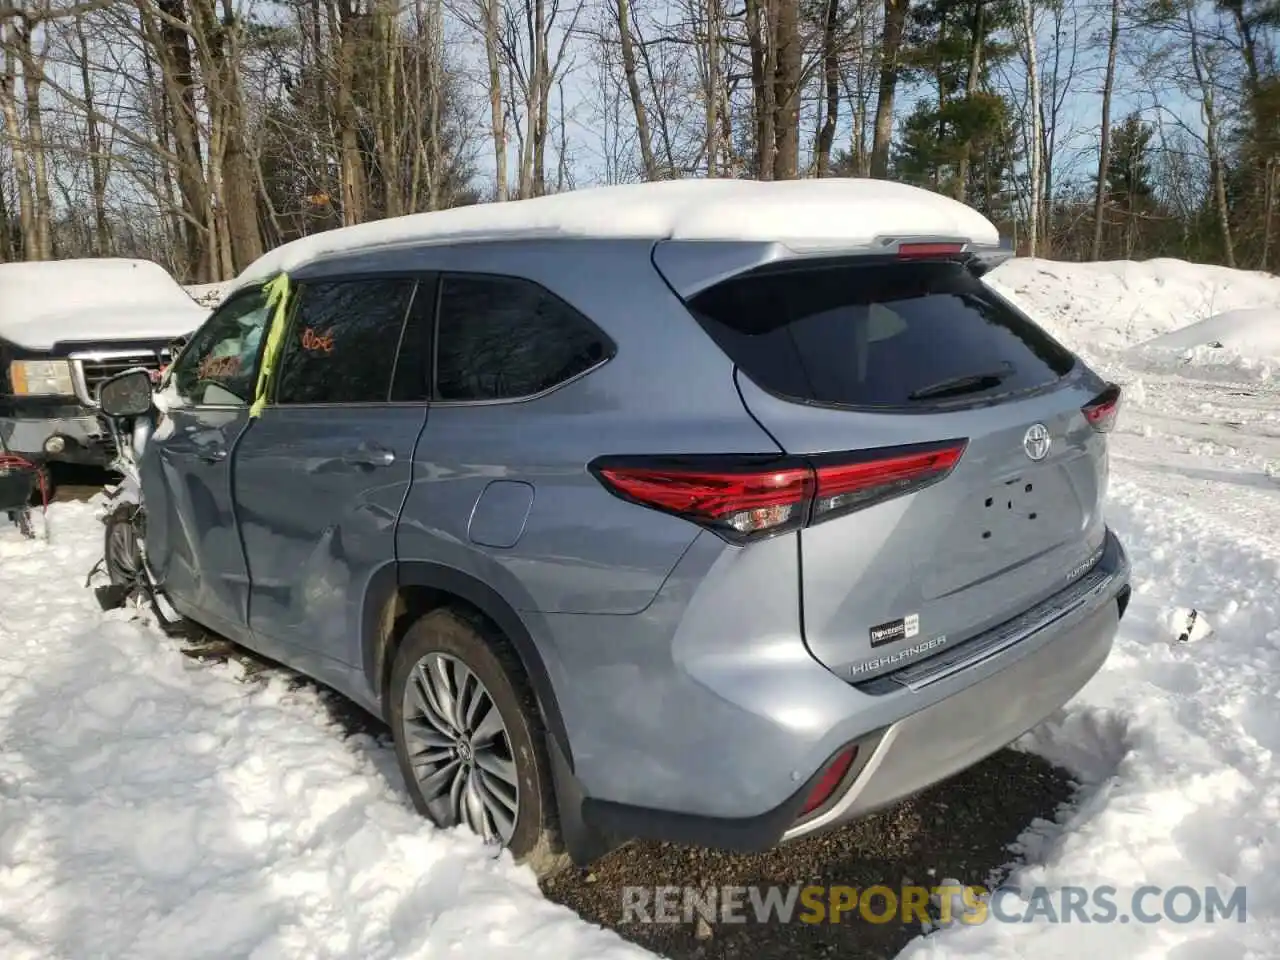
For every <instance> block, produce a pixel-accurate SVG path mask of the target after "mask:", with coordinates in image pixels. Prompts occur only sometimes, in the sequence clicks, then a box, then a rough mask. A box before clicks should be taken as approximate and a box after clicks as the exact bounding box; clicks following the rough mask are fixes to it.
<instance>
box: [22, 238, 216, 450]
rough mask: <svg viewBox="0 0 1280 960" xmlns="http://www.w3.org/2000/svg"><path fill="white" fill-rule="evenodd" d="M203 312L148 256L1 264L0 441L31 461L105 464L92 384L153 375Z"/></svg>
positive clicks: (104, 437)
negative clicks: (136, 373) (131, 373)
mask: <svg viewBox="0 0 1280 960" xmlns="http://www.w3.org/2000/svg"><path fill="white" fill-rule="evenodd" d="M206 316H208V310H207V309H205V308H203V307H201V306H200V305H199V304H197V303H196V302H195V301H194V300H192V299H191V297H189V296H187V294H186V292H185V291H184V290H183V289H182V287H181V286H179V285H178V283H177V282H176V281H175V280H174V279H173V277H171V276H170V275H169V273H168V272H167V271H166V270H165V269H164V268H163V267H161V266H160V265H159V264H156V263H152V262H151V261H149V260H129V259H123V258H122V259H114V258H104V259H87V260H52V261H45V262H40V263H5V264H0V440H3V442H4V445H5V446H7V447H8V448H9V449H10V450H11V451H12V452H13V453H16V454H19V455H21V456H22V457H24V458H25V459H27V460H29V461H31V462H33V463H39V464H47V463H51V462H56V461H61V462H68V463H82V464H92V465H94V466H106V465H108V464H109V463H110V462H111V459H112V457H113V456H114V451H113V449H112V447H111V444H110V442H109V433H108V431H107V430H105V429H103V425H102V423H101V421H100V420H99V418H98V415H97V413H98V411H97V407H98V401H97V391H98V387H99V386H100V385H101V384H102V383H103V382H104V381H105V380H108V379H110V378H111V377H112V376H114V375H115V374H117V373H119V372H121V371H122V370H128V369H130V368H135V367H145V368H147V369H149V370H152V371H156V372H158V371H159V370H160V368H161V366H163V365H164V364H165V363H167V362H168V360H169V353H170V347H171V344H172V343H173V341H174V340H176V339H179V338H181V337H184V336H188V335H190V333H191V332H192V331H193V330H194V329H195V328H196V327H198V326H199V325H200V324H201V323H202V322H203V321H204V319H205V317H206Z"/></svg>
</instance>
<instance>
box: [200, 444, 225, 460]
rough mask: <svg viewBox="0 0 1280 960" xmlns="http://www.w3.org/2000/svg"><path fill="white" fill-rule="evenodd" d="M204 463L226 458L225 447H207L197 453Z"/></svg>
mask: <svg viewBox="0 0 1280 960" xmlns="http://www.w3.org/2000/svg"><path fill="white" fill-rule="evenodd" d="M198 456H199V457H200V459H201V460H203V461H204V462H205V463H221V462H222V461H223V460H225V459H227V449H226V447H208V448H206V449H204V450H201V451H200V453H199V454H198Z"/></svg>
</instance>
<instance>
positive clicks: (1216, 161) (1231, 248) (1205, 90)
mask: <svg viewBox="0 0 1280 960" xmlns="http://www.w3.org/2000/svg"><path fill="white" fill-rule="evenodd" d="M1184 15H1185V18H1186V23H1187V34H1188V36H1189V38H1190V40H1191V68H1192V70H1194V71H1195V75H1196V82H1197V83H1199V85H1200V93H1201V98H1202V99H1201V103H1200V112H1201V114H1202V116H1203V117H1204V126H1205V149H1206V151H1207V153H1208V155H1209V179H1210V183H1211V184H1212V188H1213V199H1214V206H1215V207H1216V212H1217V215H1218V228H1219V230H1220V231H1221V233H1222V255H1223V259H1224V260H1225V261H1226V264H1227V266H1228V267H1234V266H1235V265H1236V252H1235V245H1234V243H1233V242H1232V239H1231V214H1230V211H1229V210H1228V209H1227V178H1226V171H1225V169H1224V166H1223V158H1222V152H1221V149H1220V148H1219V144H1218V129H1219V123H1220V122H1221V121H1220V118H1219V117H1218V111H1217V107H1216V105H1215V103H1214V99H1213V80H1212V78H1211V77H1210V76H1209V75H1208V73H1207V71H1206V69H1205V65H1204V60H1203V52H1202V51H1201V49H1200V33H1199V30H1198V28H1197V27H1196V21H1195V11H1194V9H1193V8H1192V6H1191V4H1190V3H1189V2H1188V4H1187V6H1186V7H1185V10H1184Z"/></svg>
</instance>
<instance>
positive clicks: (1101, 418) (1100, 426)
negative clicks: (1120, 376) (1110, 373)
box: [1083, 383, 1120, 433]
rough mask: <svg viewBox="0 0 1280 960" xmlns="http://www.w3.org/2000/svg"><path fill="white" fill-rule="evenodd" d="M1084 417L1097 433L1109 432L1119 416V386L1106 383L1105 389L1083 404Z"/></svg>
mask: <svg viewBox="0 0 1280 960" xmlns="http://www.w3.org/2000/svg"><path fill="white" fill-rule="evenodd" d="M1083 409H1084V418H1085V419H1086V420H1088V421H1089V423H1090V425H1092V427H1093V429H1095V430H1097V431H1098V432H1099V433H1110V432H1111V429H1112V428H1113V427H1114V426H1115V425H1116V419H1117V418H1118V417H1119V416H1120V387H1119V385H1117V384H1114V383H1112V384H1108V385H1107V389H1105V390H1103V391H1102V392H1101V393H1100V394H1098V395H1097V396H1096V397H1094V398H1093V399H1092V400H1090V401H1089V402H1088V403H1087V404H1085V406H1084V408H1083Z"/></svg>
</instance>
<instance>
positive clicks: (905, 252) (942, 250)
mask: <svg viewBox="0 0 1280 960" xmlns="http://www.w3.org/2000/svg"><path fill="white" fill-rule="evenodd" d="M963 252H964V244H963V243H901V244H899V245H898V259H900V260H924V259H929V258H933V257H955V256H959V255H960V254H961V253H963Z"/></svg>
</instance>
